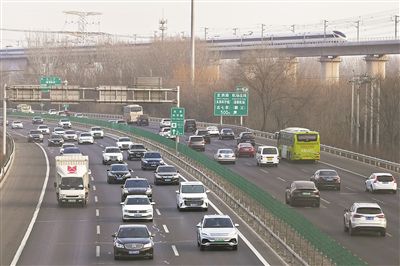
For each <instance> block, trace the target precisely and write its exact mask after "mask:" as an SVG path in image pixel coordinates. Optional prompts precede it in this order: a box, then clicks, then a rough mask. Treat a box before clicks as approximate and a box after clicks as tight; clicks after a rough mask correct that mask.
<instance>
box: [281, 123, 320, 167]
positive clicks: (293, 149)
mask: <svg viewBox="0 0 400 266" xmlns="http://www.w3.org/2000/svg"><path fill="white" fill-rule="evenodd" d="M278 149H279V154H280V155H281V158H284V159H286V160H293V161H294V160H297V161H300V160H310V161H316V160H319V158H320V137H319V133H318V132H316V131H311V130H309V129H307V128H297V127H291V128H286V129H284V130H281V131H280V132H279V135H278Z"/></svg>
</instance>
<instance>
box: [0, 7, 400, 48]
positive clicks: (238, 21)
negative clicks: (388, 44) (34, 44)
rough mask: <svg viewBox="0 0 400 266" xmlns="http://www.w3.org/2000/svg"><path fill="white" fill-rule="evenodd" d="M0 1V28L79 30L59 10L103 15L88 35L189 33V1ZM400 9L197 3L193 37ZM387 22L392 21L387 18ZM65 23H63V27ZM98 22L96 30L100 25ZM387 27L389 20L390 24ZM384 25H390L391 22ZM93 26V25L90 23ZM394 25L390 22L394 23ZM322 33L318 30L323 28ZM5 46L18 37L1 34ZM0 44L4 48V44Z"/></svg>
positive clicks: (94, 23)
mask: <svg viewBox="0 0 400 266" xmlns="http://www.w3.org/2000/svg"><path fill="white" fill-rule="evenodd" d="M0 1H1V7H2V9H1V27H2V28H18V29H40V30H77V29H78V26H77V24H76V23H71V22H72V21H74V20H75V21H77V17H74V16H72V15H69V16H67V15H65V14H64V13H63V11H71V10H73V11H94V12H101V13H102V15H101V16H98V17H92V18H89V19H88V21H89V22H90V24H89V25H88V27H87V29H88V30H89V31H97V30H99V29H100V31H103V32H108V33H114V34H130V35H133V34H138V35H143V36H152V35H153V34H154V31H155V30H158V27H159V20H160V19H161V18H162V17H164V18H165V19H167V21H168V22H167V27H168V29H167V34H169V35H178V34H180V33H181V32H185V33H184V34H185V35H186V36H188V35H189V32H190V0H185V1H168V0H158V1H151V0H150V1H133V0H131V1H128V0H127V1H96V0H91V1H90V0H89V1H76V0H75V1H74V0H70V1H33V0H32V1H29V0H25V1H18V0H12V1H11V0H9V1H6V0H0ZM398 9H399V2H398V1H327V0H320V1H232V0H231V1H205V0H203V1H202V0H197V1H196V0H195V32H196V34H197V35H198V36H200V37H203V36H204V27H208V28H209V36H211V35H218V34H220V35H223V34H225V33H227V32H228V33H231V32H233V31H232V28H235V27H238V28H241V30H242V32H245V31H248V30H258V29H259V30H260V31H261V24H266V25H268V26H269V25H291V24H296V25H302V24H317V23H319V24H321V22H322V21H323V20H324V19H326V20H328V25H329V21H333V20H338V19H343V18H357V17H358V16H363V15H368V14H372V13H377V12H380V11H387V10H395V11H396V10H397V12H396V13H399V12H398ZM387 19H388V20H390V17H388V18H387ZM66 22H67V23H66ZM98 22H100V25H99V24H98ZM389 22H390V21H389ZM389 22H388V23H389ZM92 23H93V24H92ZM393 25H394V22H393ZM321 30H322V28H321ZM2 34H3V42H4V40H6V39H12V38H16V37H15V34H14V35H13V34H11V33H9V32H5V31H2ZM3 42H2V43H3Z"/></svg>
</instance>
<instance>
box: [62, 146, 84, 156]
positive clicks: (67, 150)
mask: <svg viewBox="0 0 400 266" xmlns="http://www.w3.org/2000/svg"><path fill="white" fill-rule="evenodd" d="M67 153H81V151H80V150H79V148H78V147H67V148H64V154H67Z"/></svg>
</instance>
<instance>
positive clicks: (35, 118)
mask: <svg viewBox="0 0 400 266" xmlns="http://www.w3.org/2000/svg"><path fill="white" fill-rule="evenodd" d="M40 119H42V118H41V117H40V116H35V117H34V118H33V120H40Z"/></svg>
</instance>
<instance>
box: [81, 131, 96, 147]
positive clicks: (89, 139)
mask: <svg viewBox="0 0 400 266" xmlns="http://www.w3.org/2000/svg"><path fill="white" fill-rule="evenodd" d="M84 143H89V144H93V143H94V138H93V136H92V134H90V132H81V133H80V134H79V137H78V144H84Z"/></svg>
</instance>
